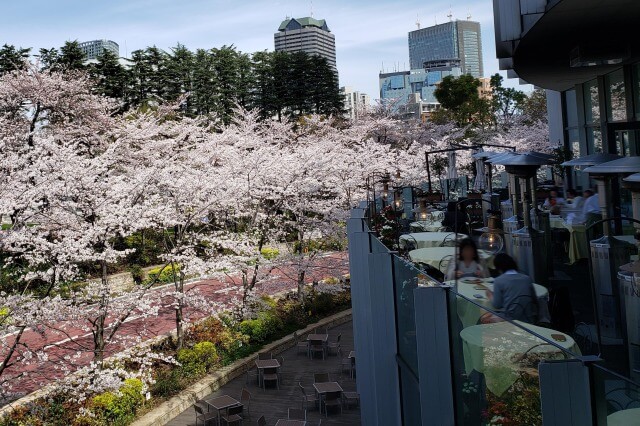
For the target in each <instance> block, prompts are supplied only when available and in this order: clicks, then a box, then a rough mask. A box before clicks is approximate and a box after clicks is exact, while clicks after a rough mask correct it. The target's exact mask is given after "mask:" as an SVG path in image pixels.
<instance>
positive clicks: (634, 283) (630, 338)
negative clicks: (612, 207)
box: [618, 173, 640, 381]
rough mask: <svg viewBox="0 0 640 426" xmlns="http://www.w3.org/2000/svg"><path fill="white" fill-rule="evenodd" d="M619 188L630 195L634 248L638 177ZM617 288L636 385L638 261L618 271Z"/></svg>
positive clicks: (639, 364) (639, 375)
mask: <svg viewBox="0 0 640 426" xmlns="http://www.w3.org/2000/svg"><path fill="white" fill-rule="evenodd" d="M622 186H623V187H624V188H627V189H628V190H630V191H631V200H632V207H633V218H634V223H633V225H634V227H635V231H636V232H635V236H636V244H638V241H637V240H638V236H640V222H639V221H638V219H639V218H640V173H636V174H633V175H631V176H629V177H627V178H625V179H623V181H622ZM618 284H619V286H620V288H619V291H620V313H621V317H622V328H623V331H624V334H625V335H626V337H627V351H628V354H629V372H630V376H631V378H632V379H633V380H635V381H640V261H636V262H632V263H628V264H626V265H622V266H621V267H620V272H619V273H618Z"/></svg>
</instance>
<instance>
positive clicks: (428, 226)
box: [409, 220, 442, 232]
mask: <svg viewBox="0 0 640 426" xmlns="http://www.w3.org/2000/svg"><path fill="white" fill-rule="evenodd" d="M440 228H442V222H433V221H429V220H421V221H418V222H411V223H410V224H409V229H411V231H414V232H438V231H439V230H440Z"/></svg>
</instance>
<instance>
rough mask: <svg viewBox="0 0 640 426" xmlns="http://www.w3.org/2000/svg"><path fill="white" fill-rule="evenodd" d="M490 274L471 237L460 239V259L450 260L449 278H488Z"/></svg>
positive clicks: (447, 277)
mask: <svg viewBox="0 0 640 426" xmlns="http://www.w3.org/2000/svg"><path fill="white" fill-rule="evenodd" d="M488 276H489V274H488V273H487V270H486V269H485V268H484V266H483V265H482V263H481V262H480V256H478V247H476V243H474V242H473V240H472V239H471V238H465V239H464V240H462V241H460V245H459V247H458V259H457V260H456V261H454V260H453V259H452V260H451V262H449V268H448V269H447V275H446V279H447V280H455V279H456V278H466V277H473V278H487V277H488Z"/></svg>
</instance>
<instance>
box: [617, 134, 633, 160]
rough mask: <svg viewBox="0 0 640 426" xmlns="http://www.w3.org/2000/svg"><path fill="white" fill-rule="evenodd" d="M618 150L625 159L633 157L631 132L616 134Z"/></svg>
mask: <svg viewBox="0 0 640 426" xmlns="http://www.w3.org/2000/svg"><path fill="white" fill-rule="evenodd" d="M616 150H617V152H618V155H622V156H623V157H629V156H630V155H631V151H629V131H627V130H625V131H621V132H616Z"/></svg>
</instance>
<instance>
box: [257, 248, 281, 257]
mask: <svg viewBox="0 0 640 426" xmlns="http://www.w3.org/2000/svg"><path fill="white" fill-rule="evenodd" d="M260 254H262V257H264V258H265V259H267V260H273V259H275V258H276V257H278V256H280V250H278V249H277V248H272V247H264V248H263V249H262V250H260Z"/></svg>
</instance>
